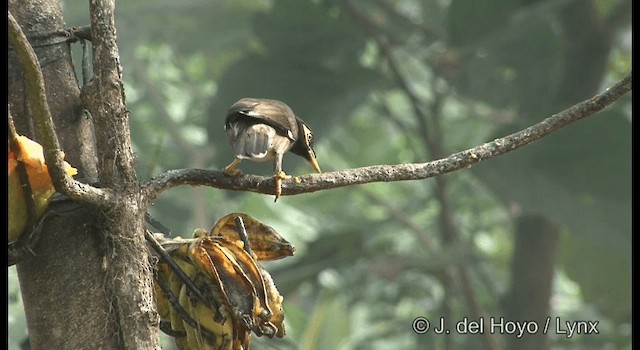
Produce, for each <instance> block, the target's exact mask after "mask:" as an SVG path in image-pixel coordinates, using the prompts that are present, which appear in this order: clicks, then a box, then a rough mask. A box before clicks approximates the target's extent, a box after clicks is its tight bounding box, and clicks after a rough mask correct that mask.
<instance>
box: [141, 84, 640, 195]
mask: <svg viewBox="0 0 640 350" xmlns="http://www.w3.org/2000/svg"><path fill="white" fill-rule="evenodd" d="M629 91H631V73H629V75H628V76H627V77H625V78H624V79H622V80H621V81H620V82H618V83H617V84H615V85H613V86H612V87H610V88H609V89H607V90H606V91H605V92H603V93H600V94H598V95H596V96H594V97H592V98H590V99H588V100H585V101H582V102H580V103H578V104H575V105H573V106H571V107H569V108H567V109H565V110H564V111H562V112H559V113H557V114H554V115H552V116H551V117H549V118H547V119H545V120H543V121H541V122H540V123H538V124H535V125H533V126H530V127H528V128H526V129H524V130H521V131H518V132H516V133H513V134H511V135H508V136H505V137H502V138H499V139H496V140H493V141H491V142H487V143H485V144H482V145H479V146H476V147H473V148H470V149H467V150H464V151H461V152H457V153H454V154H452V155H450V156H448V157H446V158H443V159H438V160H434V161H431V162H428V163H413V164H396V165H373V166H368V167H363V168H356V169H347V170H341V171H333V172H328V173H322V174H310V175H305V176H300V177H294V178H293V179H289V180H285V181H283V182H282V194H283V195H289V196H290V195H296V194H301V193H310V192H316V191H320V190H327V189H331V188H339V187H345V186H351V185H360V184H366V183H372V182H393V181H406V180H423V179H427V178H430V177H434V176H438V175H443V174H447V173H450V172H453V171H456V170H459V169H463V168H468V167H471V166H472V165H474V164H476V163H479V162H480V161H483V160H487V159H490V158H493V157H496V156H499V155H501V154H504V153H508V152H511V151H513V150H515V149H517V148H520V147H522V146H525V145H528V144H530V143H532V142H534V141H536V140H538V139H540V138H542V137H544V136H547V135H549V134H551V133H552V132H554V131H556V130H558V129H560V128H562V127H564V126H567V125H569V124H571V123H574V122H576V121H578V120H580V119H583V118H586V117H588V116H590V115H593V114H595V113H596V112H599V111H601V110H603V109H604V108H605V107H607V106H608V105H610V104H611V103H613V102H614V101H615V100H617V99H618V98H620V97H621V96H622V95H624V94H626V93H627V92H629ZM185 184H188V185H192V186H201V185H204V186H210V187H215V188H220V189H227V190H234V191H246V192H257V193H264V194H275V182H274V180H273V178H271V177H264V176H257V175H243V176H240V177H230V176H227V175H225V174H224V173H223V172H221V171H215V170H202V169H181V170H170V171H167V172H165V173H162V174H160V175H158V176H156V177H154V178H152V179H150V180H148V181H146V182H145V183H144V184H142V186H141V189H142V192H143V196H144V198H145V199H146V200H147V201H151V200H153V199H154V198H157V197H158V196H159V195H160V193H161V192H162V191H165V190H167V189H170V188H173V187H175V186H179V185H185Z"/></svg>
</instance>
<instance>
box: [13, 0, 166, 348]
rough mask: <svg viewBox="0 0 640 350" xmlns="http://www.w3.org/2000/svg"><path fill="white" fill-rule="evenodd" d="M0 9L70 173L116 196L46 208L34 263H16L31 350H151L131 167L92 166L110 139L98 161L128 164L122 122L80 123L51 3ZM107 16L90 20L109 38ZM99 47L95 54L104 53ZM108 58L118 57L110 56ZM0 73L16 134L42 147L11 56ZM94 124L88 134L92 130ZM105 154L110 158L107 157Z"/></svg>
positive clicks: (25, 1) (28, 0)
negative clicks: (17, 38) (23, 53)
mask: <svg viewBox="0 0 640 350" xmlns="http://www.w3.org/2000/svg"><path fill="white" fill-rule="evenodd" d="M8 5H9V6H8V7H9V11H10V12H11V14H12V15H13V16H14V18H15V19H16V21H17V22H18V24H19V25H20V27H21V29H22V31H23V32H24V33H25V34H26V36H27V38H28V39H29V42H30V44H31V46H32V47H33V48H34V50H35V52H36V55H37V56H38V59H39V63H40V67H41V69H42V72H43V77H44V84H45V89H46V95H47V103H48V107H49V110H50V112H51V115H52V118H53V121H54V124H55V128H56V133H57V135H58V139H59V140H60V144H61V148H62V150H63V151H64V152H65V155H66V160H67V161H68V162H69V163H70V164H71V165H72V166H74V167H75V168H77V169H78V172H79V173H78V175H77V177H76V179H86V180H90V182H94V181H95V180H96V179H98V178H100V181H101V182H103V183H104V184H103V188H104V189H105V190H113V191H114V193H116V194H117V195H116V196H113V197H112V198H116V199H117V201H116V202H114V203H113V205H109V206H104V205H103V206H102V207H98V206H87V205H84V206H83V205H81V204H79V203H75V202H71V201H69V200H67V201H62V202H54V203H52V204H51V206H50V208H49V209H50V210H49V214H48V215H47V216H46V218H45V219H44V221H43V223H42V227H43V232H42V234H41V238H40V240H39V241H38V243H37V244H36V245H35V247H34V248H33V253H34V254H33V256H27V257H25V258H24V259H23V260H22V261H21V262H20V263H18V265H17V270H18V277H19V280H20V286H21V291H22V295H23V302H24V307H25V314H26V319H27V326H28V330H29V338H30V345H31V348H33V349H86V348H92V349H159V348H160V345H159V331H158V327H157V325H158V321H159V320H158V315H157V313H156V311H155V303H154V299H153V289H152V269H151V265H150V264H149V261H148V257H149V255H148V251H147V247H146V244H145V241H144V219H143V214H144V212H145V211H146V206H145V204H144V203H141V202H142V200H141V196H140V191H139V188H138V186H137V184H136V183H137V180H136V177H135V171H134V170H133V162H132V161H125V162H122V163H120V164H122V166H121V167H117V169H116V170H115V171H103V169H106V167H107V166H106V165H105V164H104V162H102V163H101V162H99V161H98V153H97V151H96V148H97V147H96V139H97V138H96V137H95V136H94V135H102V136H103V135H105V134H108V135H110V136H112V138H113V137H115V139H116V142H117V143H118V144H117V145H113V144H108V145H107V146H110V147H112V149H105V148H104V147H103V148H102V149H100V155H101V159H102V160H105V159H108V160H113V159H122V156H123V155H124V157H125V158H127V157H128V158H127V159H132V157H131V155H130V154H127V153H126V152H123V151H122V148H123V149H125V150H129V152H130V144H131V140H130V136H129V134H128V133H129V130H128V119H127V118H128V116H126V115H124V116H123V115H122V113H121V114H114V113H112V111H111V110H109V109H103V110H101V111H99V112H96V113H94V114H93V115H92V118H90V117H88V114H87V113H85V110H84V107H83V105H82V103H81V98H80V95H81V92H80V88H79V87H78V82H77V79H76V76H75V72H74V67H73V62H72V60H71V54H70V48H69V42H68V41H67V40H65V36H64V35H60V33H61V31H62V30H63V29H64V27H65V23H64V20H63V16H62V11H61V7H60V2H59V1H58V0H20V1H18V0H10V1H9V4H8ZM113 7H114V6H113V2H107V3H101V2H92V11H94V12H97V11H105V12H100V14H99V16H101V17H102V18H109V19H110V22H105V23H104V25H105V26H109V25H110V26H111V27H110V28H104V27H103V28H101V30H102V33H104V32H107V31H111V32H112V33H113V35H114V37H115V28H114V27H113ZM92 24H93V25H94V26H95V23H92ZM99 39H102V38H99ZM97 42H98V44H97V45H95V47H104V46H101V44H102V42H100V40H98V41H97ZM113 42H114V43H115V41H113ZM95 43H96V40H95V39H94V44H95ZM107 46H108V45H107ZM110 52H112V53H113V52H115V53H116V54H117V48H110ZM94 67H95V68H96V70H100V71H99V72H96V74H98V73H100V74H102V73H104V72H107V71H109V69H110V68H109V67H105V64H104V61H101V58H100V57H96V58H95V60H94ZM8 68H9V106H10V107H9V108H10V111H11V114H12V116H13V118H14V121H15V124H16V128H17V130H18V132H19V133H20V134H23V135H26V136H28V137H30V138H32V139H34V140H36V141H38V142H40V143H41V144H42V143H43V142H42V139H41V135H38V133H37V132H35V130H36V128H35V127H34V125H35V123H36V122H34V118H33V113H32V110H31V108H30V102H29V97H28V95H27V94H26V89H25V81H26V79H28V78H27V77H25V76H24V74H23V71H22V66H21V64H20V63H19V62H18V59H17V56H16V54H15V50H13V48H10V52H9V67H8ZM118 68H119V67H118ZM116 78H118V79H119V75H118V76H116ZM111 83H112V81H106V82H105V81H104V79H99V80H98V81H97V82H94V83H93V89H94V90H93V92H90V93H89V94H83V95H86V96H84V97H86V100H87V101H95V100H96V97H95V96H93V95H92V94H94V93H100V92H104V86H108V84H111ZM120 87H121V81H120ZM92 96H93V97H92ZM123 97H124V95H123V94H121V96H120V98H119V99H115V100H114V97H113V96H112V95H108V94H104V95H103V96H101V99H100V100H101V101H102V103H104V105H108V106H110V105H113V106H120V107H122V108H121V109H122V111H125V108H124V98H123ZM94 107H95V106H94ZM98 118H100V119H99V122H96V129H95V130H94V125H93V120H96V119H98ZM108 118H118V119H117V122H116V123H113V124H117V127H118V129H117V130H110V129H109V128H105V127H104V125H105V124H109V120H108ZM101 128H102V129H101ZM123 130H124V131H123ZM94 131H95V133H94ZM116 136H122V137H116ZM98 137H100V136H98ZM103 140H104V138H103ZM97 144H98V145H101V146H105V144H104V143H102V144H101V143H100V142H97ZM45 149H46V148H45ZM113 154H117V155H118V156H116V157H111V155H113ZM102 155H104V157H103V156H102ZM98 173H99V174H100V176H98ZM123 184H124V185H125V186H124V187H123V186H122V185H123ZM109 185H112V186H109ZM105 207H106V208H105Z"/></svg>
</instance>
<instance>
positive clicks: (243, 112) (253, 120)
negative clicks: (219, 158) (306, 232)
mask: <svg viewBox="0 0 640 350" xmlns="http://www.w3.org/2000/svg"><path fill="white" fill-rule="evenodd" d="M224 130H225V133H226V134H227V138H228V139H229V143H231V146H232V147H233V149H234V150H235V152H236V158H235V159H234V160H233V162H231V164H229V165H227V166H226V167H225V168H224V173H225V174H227V175H231V176H238V175H239V174H240V171H239V170H238V169H236V167H237V166H238V164H240V162H241V161H242V160H243V159H250V160H253V161H256V162H264V161H267V160H271V159H274V163H273V170H274V179H275V181H276V200H278V197H280V194H281V193H282V188H281V186H282V180H284V179H288V178H290V177H291V176H289V175H287V174H286V173H285V172H284V171H283V170H282V156H283V155H284V154H285V153H286V152H288V151H291V152H293V153H295V154H297V155H299V156H301V157H302V158H304V159H306V160H307V161H308V162H309V163H310V164H311V166H312V167H313V169H315V170H316V171H317V172H320V166H319V165H318V161H317V160H316V153H315V152H314V151H313V134H312V132H311V129H309V127H308V126H307V125H306V124H305V123H304V122H303V121H302V119H300V118H298V117H297V116H296V115H295V114H294V113H293V111H292V110H291V108H290V107H289V106H287V105H286V104H285V103H284V102H281V101H278V100H269V99H261V98H243V99H241V100H239V101H238V102H236V103H234V104H233V105H232V106H231V108H229V112H227V118H226V119H225V121H224Z"/></svg>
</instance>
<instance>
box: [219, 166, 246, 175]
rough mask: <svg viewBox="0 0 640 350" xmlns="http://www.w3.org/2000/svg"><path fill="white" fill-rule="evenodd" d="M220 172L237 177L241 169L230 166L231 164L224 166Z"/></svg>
mask: <svg viewBox="0 0 640 350" xmlns="http://www.w3.org/2000/svg"><path fill="white" fill-rule="evenodd" d="M222 172H223V173H225V175H229V176H233V177H238V176H240V175H242V171H240V169H237V168H236V167H231V166H227V167H225V168H224V170H222Z"/></svg>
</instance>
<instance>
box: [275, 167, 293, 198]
mask: <svg viewBox="0 0 640 350" xmlns="http://www.w3.org/2000/svg"><path fill="white" fill-rule="evenodd" d="M290 178H291V175H287V174H286V173H285V172H284V171H279V172H278V173H276V174H275V175H273V179H274V180H275V181H276V199H275V200H274V202H276V201H278V198H280V195H281V194H282V180H287V179H290Z"/></svg>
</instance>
